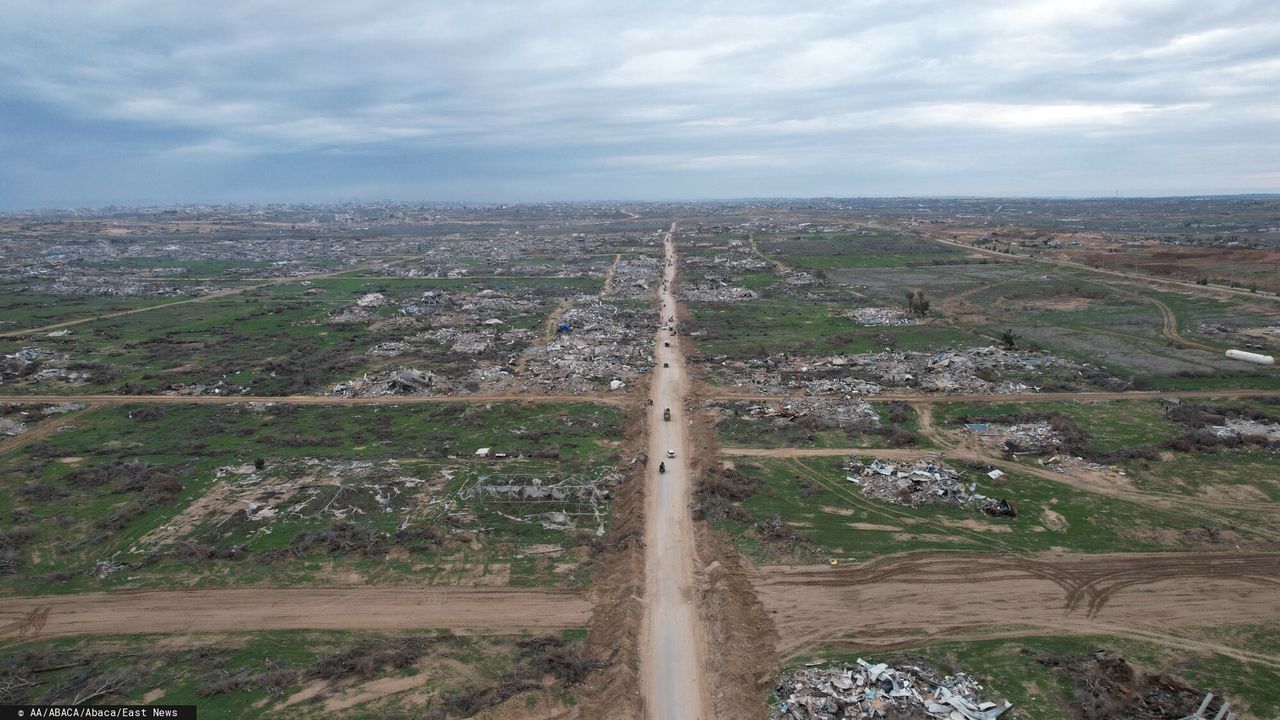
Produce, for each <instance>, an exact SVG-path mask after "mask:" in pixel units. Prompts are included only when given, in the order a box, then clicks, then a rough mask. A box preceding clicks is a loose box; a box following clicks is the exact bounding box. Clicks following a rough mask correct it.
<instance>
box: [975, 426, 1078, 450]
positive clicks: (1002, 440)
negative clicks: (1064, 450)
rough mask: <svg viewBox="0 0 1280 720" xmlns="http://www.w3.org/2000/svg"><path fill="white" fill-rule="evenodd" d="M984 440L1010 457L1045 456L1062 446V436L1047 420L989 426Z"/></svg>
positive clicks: (983, 437)
mask: <svg viewBox="0 0 1280 720" xmlns="http://www.w3.org/2000/svg"><path fill="white" fill-rule="evenodd" d="M980 434H981V435H982V440H983V441H984V442H986V443H988V444H990V445H998V446H999V447H1000V448H1001V449H1003V450H1004V451H1005V452H1007V453H1009V454H1010V455H1014V456H1017V455H1043V454H1045V453H1047V452H1052V451H1055V450H1057V449H1059V448H1060V447H1061V446H1062V441H1063V438H1062V435H1061V434H1060V433H1058V431H1057V430H1054V429H1053V426H1052V425H1050V424H1049V422H1048V421H1047V420H1038V421H1036V422H1029V423H1017V424H1015V425H1000V424H995V423H992V424H988V425H987V429H986V431H985V432H982V433H980Z"/></svg>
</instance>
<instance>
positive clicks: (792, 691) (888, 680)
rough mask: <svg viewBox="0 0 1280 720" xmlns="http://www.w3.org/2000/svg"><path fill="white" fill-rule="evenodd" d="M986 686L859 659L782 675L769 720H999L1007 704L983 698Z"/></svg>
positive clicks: (967, 678)
mask: <svg viewBox="0 0 1280 720" xmlns="http://www.w3.org/2000/svg"><path fill="white" fill-rule="evenodd" d="M982 690H983V687H982V685H980V684H979V683H978V681H977V680H975V679H973V678H972V677H970V676H969V675H966V674H965V673H956V674H955V675H946V676H943V677H939V676H938V674H937V673H935V672H933V671H932V670H929V669H926V668H921V667H918V666H915V665H906V666H903V667H891V666H889V665H887V664H885V663H877V664H874V665H873V664H871V663H868V662H866V661H865V660H863V659H862V658H858V661H857V663H856V664H855V665H853V666H844V667H840V668H810V669H804V670H797V671H795V672H793V673H790V674H788V675H785V676H783V678H782V682H781V683H779V684H778V687H777V688H776V689H775V690H774V694H775V696H776V697H777V698H779V702H778V703H777V704H776V705H774V706H773V708H772V711H771V712H770V715H769V717H770V719H771V720H845V719H848V720H853V719H854V718H857V719H858V720H862V719H863V718H877V717H886V716H888V714H889V713H891V712H892V713H893V715H892V717H920V718H938V719H940V720H995V718H998V717H1000V716H1001V715H1002V714H1004V713H1005V711H1007V710H1008V709H1009V708H1011V707H1013V705H1012V703H1010V702H1009V701H1007V700H1006V701H1004V702H1003V703H994V702H990V701H988V700H985V699H984V698H983V697H982Z"/></svg>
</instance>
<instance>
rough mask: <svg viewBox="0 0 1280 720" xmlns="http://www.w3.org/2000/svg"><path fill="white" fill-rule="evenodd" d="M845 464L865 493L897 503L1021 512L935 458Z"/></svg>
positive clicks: (1004, 513)
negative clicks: (982, 489)
mask: <svg viewBox="0 0 1280 720" xmlns="http://www.w3.org/2000/svg"><path fill="white" fill-rule="evenodd" d="M844 468H845V470H848V471H849V472H852V473H854V474H853V475H850V476H848V478H847V479H848V480H849V482H852V483H854V484H856V485H858V486H859V487H860V488H861V490H862V494H863V495H866V496H867V497H870V498H874V499H876V500H881V501H884V502H888V503H893V504H894V505H905V506H907V507H921V506H924V505H952V506H957V507H970V508H973V509H976V510H981V511H982V512H984V513H986V514H988V515H991V516H993V517H1015V516H1016V515H1017V510H1015V509H1014V507H1013V506H1012V505H1011V504H1010V503H1009V501H1008V500H1005V499H1004V498H991V497H987V496H986V495H982V494H979V493H978V492H977V484H976V483H972V482H965V481H964V480H963V479H961V477H960V473H959V472H958V471H957V470H955V469H954V468H952V467H950V466H948V465H946V464H944V463H941V462H938V461H937V460H935V459H931V458H921V459H919V460H916V461H914V462H893V461H889V460H872V461H871V462H870V463H867V464H864V463H863V462H862V460H861V459H859V458H856V457H853V458H849V459H848V460H847V461H846V462H845V464H844Z"/></svg>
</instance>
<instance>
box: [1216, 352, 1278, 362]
mask: <svg viewBox="0 0 1280 720" xmlns="http://www.w3.org/2000/svg"><path fill="white" fill-rule="evenodd" d="M1227 357H1229V358H1231V359H1232V360H1243V361H1245V362H1251V363H1257V364H1259V365H1275V364H1276V359H1275V358H1273V357H1271V356H1270V355H1259V354H1258V353H1251V352H1245V351H1244V350H1228V351H1227Z"/></svg>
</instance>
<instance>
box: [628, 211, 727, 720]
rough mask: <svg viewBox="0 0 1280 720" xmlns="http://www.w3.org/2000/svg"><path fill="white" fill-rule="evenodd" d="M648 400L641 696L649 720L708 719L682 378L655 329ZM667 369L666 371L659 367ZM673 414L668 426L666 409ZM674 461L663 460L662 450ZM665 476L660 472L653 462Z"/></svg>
mask: <svg viewBox="0 0 1280 720" xmlns="http://www.w3.org/2000/svg"><path fill="white" fill-rule="evenodd" d="M674 231H675V224H674V223H673V224H672V226H671V230H669V231H668V232H667V233H666V239H665V243H664V248H665V253H664V256H665V260H664V262H665V267H664V270H663V283H662V289H661V293H660V296H659V298H660V306H661V308H660V309H661V313H662V324H666V321H667V318H668V317H670V316H673V315H676V300H675V295H674V294H673V292H672V284H673V282H674V280H675V274H676V265H675V240H674V239H673V237H672V234H673V233H674ZM654 356H655V359H656V360H657V362H656V364H655V367H654V371H653V380H652V384H651V385H650V390H649V397H650V398H651V399H652V400H653V406H652V407H650V408H649V458H650V459H649V484H648V490H647V491H646V493H645V587H646V589H645V613H644V621H643V625H642V628H641V633H640V672H641V692H642V694H643V696H644V700H645V715H646V716H647V717H649V718H653V719H654V720H658V719H661V720H680V719H681V718H687V719H688V720H699V719H706V718H710V717H711V713H710V712H709V708H710V703H709V697H710V696H709V693H708V685H707V682H706V672H705V664H704V663H705V658H706V655H705V652H704V649H705V647H706V645H705V637H706V635H705V632H704V631H703V629H702V628H701V627H700V621H699V615H698V606H697V603H696V598H697V585H696V576H695V573H694V567H695V561H696V558H695V548H694V533H693V516H692V515H691V513H690V511H689V503H690V501H691V499H692V488H691V483H690V478H691V477H692V473H691V472H690V468H689V462H688V453H687V448H688V447H689V443H688V437H687V434H688V433H687V427H688V423H687V420H686V419H685V416H684V396H685V383H686V375H685V369H684V359H683V357H682V356H681V354H680V350H679V342H678V340H676V338H674V337H672V336H671V334H670V333H669V332H668V331H665V330H659V331H658V334H657V348H656V350H655V353H654ZM664 365H666V366H667V367H664ZM667 408H670V410H671V420H670V421H664V420H663V411H664V410H665V409H667ZM668 449H671V450H675V452H676V457H675V458H667V457H666V454H667V450H668ZM660 461H661V462H664V463H665V464H666V472H659V471H658V463H659V462H660Z"/></svg>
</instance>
